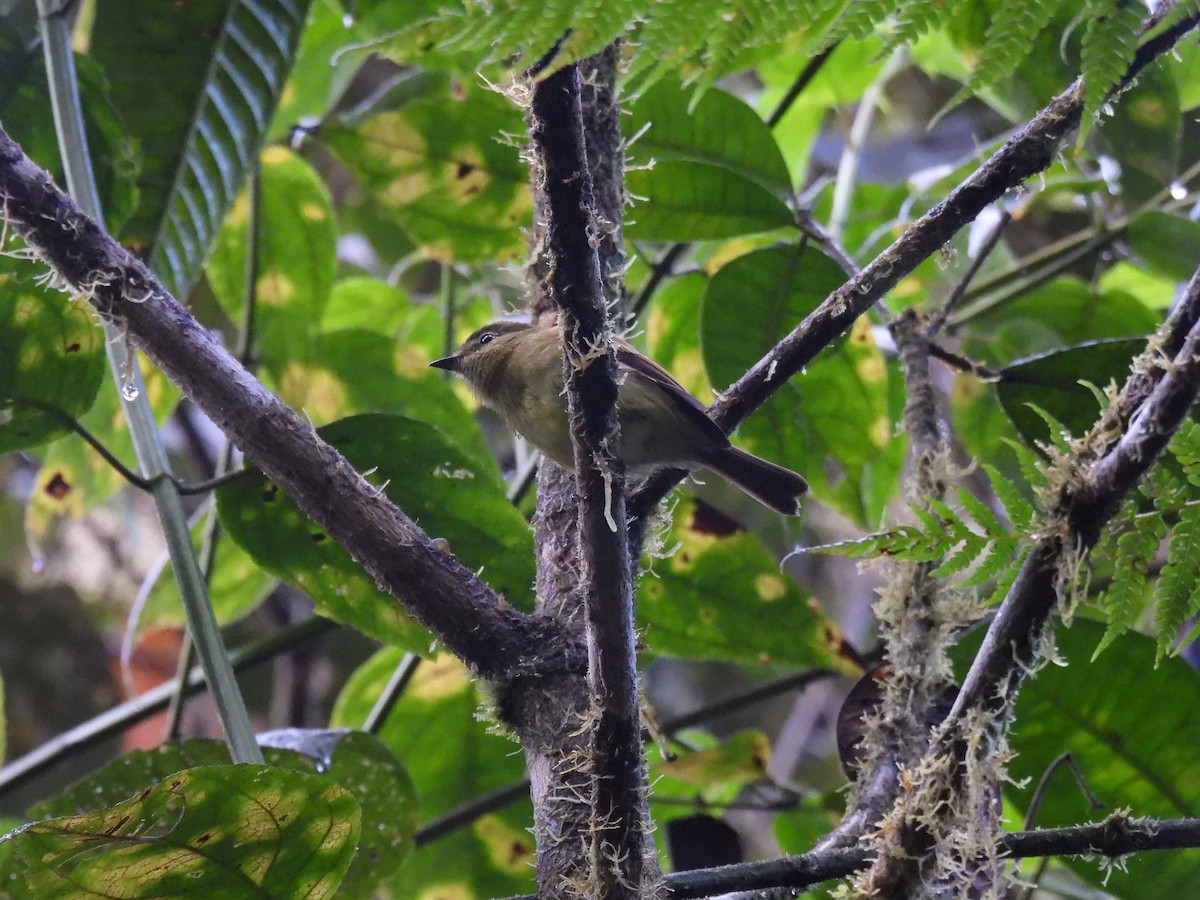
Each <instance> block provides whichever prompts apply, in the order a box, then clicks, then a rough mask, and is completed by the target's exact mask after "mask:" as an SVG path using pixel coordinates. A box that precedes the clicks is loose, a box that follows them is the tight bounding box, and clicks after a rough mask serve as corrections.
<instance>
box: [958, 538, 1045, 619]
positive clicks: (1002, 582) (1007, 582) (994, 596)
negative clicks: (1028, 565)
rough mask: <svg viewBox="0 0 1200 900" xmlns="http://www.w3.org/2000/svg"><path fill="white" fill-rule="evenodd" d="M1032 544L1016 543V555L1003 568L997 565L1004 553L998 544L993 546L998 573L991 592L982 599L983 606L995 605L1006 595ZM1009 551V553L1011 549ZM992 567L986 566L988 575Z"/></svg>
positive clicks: (1001, 560) (989, 561) (965, 585)
mask: <svg viewBox="0 0 1200 900" xmlns="http://www.w3.org/2000/svg"><path fill="white" fill-rule="evenodd" d="M1032 546H1033V545H1032V544H1020V545H1018V547H1017V552H1016V555H1015V556H1013V558H1012V561H1011V562H1009V564H1008V565H1007V566H1005V567H1003V568H999V565H998V564H999V563H1001V562H1003V560H1004V555H1003V554H1002V553H1001V552H1000V550H1001V548H1000V546H999V545H997V546H996V547H995V548H994V550H993V553H994V556H995V560H994V561H995V563H996V564H997V566H996V568H997V569H998V574H996V585H995V587H993V588H992V592H991V594H989V595H988V596H987V598H986V599H985V600H984V601H983V605H984V606H997V605H999V604H1000V602H1001V601H1002V600H1003V599H1004V598H1005V597H1007V596H1008V592H1009V590H1010V589H1011V588H1012V586H1013V583H1014V582H1015V581H1016V580H1017V576H1018V575H1019V574H1021V567H1022V566H1024V565H1025V559H1026V557H1028V556H1029V551H1030V548H1031V547H1032ZM1009 552H1010V553H1011V550H1010V551H1009ZM991 562H992V560H988V563H991ZM981 568H982V567H981ZM992 568H993V567H992V566H991V565H989V566H988V569H989V577H990V570H992ZM985 580H986V579H983V580H981V581H980V583H981V584H982V583H983V581H985ZM962 586H963V587H968V585H967V583H966V582H964V583H963V585H962Z"/></svg>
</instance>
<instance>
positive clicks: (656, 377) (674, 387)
mask: <svg viewBox="0 0 1200 900" xmlns="http://www.w3.org/2000/svg"><path fill="white" fill-rule="evenodd" d="M613 350H614V351H616V356H617V365H618V366H619V367H620V368H621V369H623V370H624V371H625V373H626V375H627V377H634V378H644V379H646V380H647V381H651V382H653V383H654V384H656V385H657V386H658V387H659V388H661V389H662V392H663V394H664V395H666V396H667V397H668V398H670V400H671V402H672V403H673V404H674V405H675V406H676V407H677V408H678V409H679V411H680V412H682V413H683V414H684V415H685V416H687V417H688V419H690V420H691V421H692V422H694V423H695V425H696V428H698V429H700V430H701V431H702V432H703V433H704V434H706V435H708V436H709V438H710V439H711V440H712V442H713V445H714V446H716V447H725V446H728V444H729V437H728V436H727V435H726V434H725V432H724V431H722V430H721V428H720V426H719V425H717V423H716V422H714V421H713V420H712V419H710V418H709V417H708V412H707V410H706V409H705V407H704V404H703V403H701V402H700V401H699V400H697V399H696V398H695V397H693V396H692V395H691V394H690V393H689V392H688V391H687V389H686V388H684V386H683V385H681V384H680V383H679V382H678V381H676V380H675V379H674V377H673V376H672V375H671V373H670V372H668V371H667V370H666V369H664V368H663V367H662V366H660V365H659V364H658V363H656V362H655V361H654V360H652V359H650V357H648V356H644V355H643V354H641V353H639V352H638V351H637V350H634V349H633V347H631V346H629V345H628V344H626V343H625V342H624V341H622V340H614V341H613Z"/></svg>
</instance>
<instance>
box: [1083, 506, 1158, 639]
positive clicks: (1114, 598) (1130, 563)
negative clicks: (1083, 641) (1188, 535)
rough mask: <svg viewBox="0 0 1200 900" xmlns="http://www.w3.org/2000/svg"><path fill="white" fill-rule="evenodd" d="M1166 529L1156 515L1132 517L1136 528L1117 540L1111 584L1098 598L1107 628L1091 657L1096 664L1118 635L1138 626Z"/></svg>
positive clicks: (1097, 602)
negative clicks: (1097, 659) (1152, 569)
mask: <svg viewBox="0 0 1200 900" xmlns="http://www.w3.org/2000/svg"><path fill="white" fill-rule="evenodd" d="M1166 532H1167V529H1166V525H1165V523H1164V522H1163V520H1162V518H1161V517H1160V516H1157V515H1153V516H1146V517H1143V518H1137V517H1133V527H1132V528H1130V529H1129V530H1128V531H1125V532H1123V533H1122V534H1121V536H1120V537H1118V538H1117V542H1116V543H1117V546H1116V552H1115V553H1114V554H1113V580H1112V584H1110V585H1109V586H1108V588H1107V589H1106V590H1105V591H1104V593H1102V594H1101V595H1100V596H1099V597H1097V598H1096V604H1097V606H1099V607H1100V609H1101V611H1102V612H1103V613H1104V615H1105V618H1107V619H1108V629H1107V630H1106V631H1105V632H1104V637H1102V638H1101V639H1100V643H1099V644H1097V645H1096V652H1095V653H1093V654H1092V661H1093V662H1094V661H1095V659H1096V657H1098V656H1099V655H1100V654H1101V653H1103V652H1104V650H1105V649H1106V648H1107V647H1108V645H1109V644H1111V643H1112V642H1113V641H1114V640H1115V639H1116V638H1117V637H1118V636H1119V635H1121V634H1123V633H1124V632H1125V631H1127V630H1128V629H1130V628H1132V627H1133V626H1134V625H1136V624H1137V620H1138V619H1139V618H1140V617H1141V615H1142V611H1143V610H1144V609H1145V608H1146V602H1147V595H1146V587H1147V585H1148V583H1149V569H1150V565H1151V564H1152V563H1153V562H1154V557H1155V555H1156V554H1157V553H1158V546H1159V544H1161V543H1162V539H1163V537H1164V536H1165V535H1166Z"/></svg>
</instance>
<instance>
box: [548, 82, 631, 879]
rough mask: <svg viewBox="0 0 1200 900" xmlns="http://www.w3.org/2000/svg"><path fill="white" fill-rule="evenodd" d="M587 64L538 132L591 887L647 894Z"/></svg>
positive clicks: (551, 105)
mask: <svg viewBox="0 0 1200 900" xmlns="http://www.w3.org/2000/svg"><path fill="white" fill-rule="evenodd" d="M580 95H581V84H580V75H579V69H578V67H577V66H574V65H571V66H567V67H565V68H563V69H561V70H559V71H558V72H556V73H555V74H553V75H551V76H549V77H547V78H546V79H545V80H543V81H541V82H540V83H538V84H537V85H536V86H535V88H534V95H533V108H532V112H531V117H530V123H531V137H532V139H533V144H534V148H535V152H536V155H537V158H538V161H539V164H540V166H539V168H540V171H539V177H540V181H541V185H540V186H541V189H542V190H544V192H545V209H546V212H547V214H548V217H547V219H546V222H547V228H546V236H545V249H546V251H547V254H548V256H549V259H550V262H551V266H550V270H549V276H548V285H549V289H550V290H549V292H550V295H551V296H552V297H553V299H554V301H555V303H556V305H557V306H558V309H559V322H560V324H561V327H562V334H563V349H564V376H565V379H566V383H567V405H568V411H569V414H570V420H571V431H572V437H573V439H574V442H575V470H576V472H575V474H576V482H577V489H578V492H579V566H580V572H581V576H582V583H581V585H580V590H581V593H582V597H583V601H584V605H585V609H586V620H587V646H588V686H589V690H590V693H591V703H592V708H591V710H590V711H589V712H590V714H589V722H588V725H589V732H590V741H589V746H588V756H589V759H588V768H589V770H590V775H591V783H590V798H591V806H592V811H591V817H592V822H591V835H590V847H589V855H590V861H591V871H590V872H589V874H588V890H589V891H595V892H597V893H598V894H599V895H600V896H604V897H631V898H632V897H636V896H639V895H640V894H641V890H642V884H643V880H644V879H645V878H646V876H647V875H650V877H653V870H652V869H650V870H647V867H646V865H645V863H646V859H645V855H646V854H645V851H646V840H645V830H646V828H647V822H648V814H647V809H646V798H645V773H644V765H643V761H642V752H641V740H640V723H639V719H638V693H637V660H636V653H635V635H634V626H633V583H632V578H631V568H630V560H629V542H628V535H627V533H626V520H625V497H624V483H625V479H624V469H623V466H622V464H621V461H620V459H619V458H618V456H617V455H616V452H615V450H616V447H617V439H618V424H617V418H616V400H617V382H616V377H617V368H616V358H615V355H614V354H613V352H612V348H611V346H610V344H609V336H610V327H609V318H608V309H607V303H606V298H605V291H604V289H603V284H602V278H601V269H600V259H599V254H598V253H597V249H596V248H597V246H598V245H599V244H600V243H601V241H600V234H601V232H602V230H604V229H605V228H606V227H607V226H608V225H609V224H610V223H606V222H600V221H598V219H597V216H596V205H595V204H596V201H595V197H594V195H593V190H592V178H591V172H590V171H589V168H588V155H587V149H586V146H585V137H584V124H583V112H582V105H581V97H580Z"/></svg>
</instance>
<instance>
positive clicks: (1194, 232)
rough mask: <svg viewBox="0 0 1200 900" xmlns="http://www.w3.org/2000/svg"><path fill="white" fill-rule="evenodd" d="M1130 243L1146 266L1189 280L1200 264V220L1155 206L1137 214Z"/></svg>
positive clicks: (1152, 270)
mask: <svg viewBox="0 0 1200 900" xmlns="http://www.w3.org/2000/svg"><path fill="white" fill-rule="evenodd" d="M1125 234H1126V237H1127V238H1128V239H1129V246H1130V247H1132V248H1133V252H1134V253H1136V254H1137V255H1138V258H1139V259H1140V260H1141V261H1142V262H1143V263H1145V265H1146V268H1148V269H1149V270H1150V271H1151V272H1154V273H1156V274H1159V275H1165V276H1167V277H1168V278H1170V279H1172V280H1174V281H1187V280H1188V279H1189V278H1191V277H1192V274H1193V273H1194V272H1195V271H1196V267H1197V265H1198V264H1200V222H1194V221H1192V220H1191V219H1189V218H1188V217H1187V216H1180V215H1176V214H1175V213H1169V212H1164V211H1163V210H1158V209H1152V210H1149V211H1147V212H1144V213H1141V214H1139V215H1137V216H1135V217H1134V219H1133V221H1132V222H1130V223H1129V228H1128V230H1127V231H1126V233H1125Z"/></svg>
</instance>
